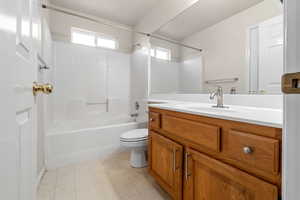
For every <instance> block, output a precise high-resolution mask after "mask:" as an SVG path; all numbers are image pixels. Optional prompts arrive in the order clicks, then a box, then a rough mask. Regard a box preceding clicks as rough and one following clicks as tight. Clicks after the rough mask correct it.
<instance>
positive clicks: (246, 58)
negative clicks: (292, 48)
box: [149, 0, 284, 94]
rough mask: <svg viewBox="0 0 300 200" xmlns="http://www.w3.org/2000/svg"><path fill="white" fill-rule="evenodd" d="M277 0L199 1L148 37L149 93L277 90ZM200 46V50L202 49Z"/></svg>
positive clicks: (279, 42)
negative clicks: (149, 62) (218, 88)
mask: <svg viewBox="0 0 300 200" xmlns="http://www.w3.org/2000/svg"><path fill="white" fill-rule="evenodd" d="M278 2H279V1H277V0H247V1H240V0H209V1H198V2H197V3H195V4H194V5H193V6H192V7H190V8H189V9H187V10H185V11H184V12H183V13H181V14H180V15H178V16H177V17H176V18H175V19H173V20H172V21H170V22H169V23H167V24H166V25H165V26H163V27H161V28H160V29H159V30H157V31H156V32H155V34H154V37H152V38H151V40H150V43H151V65H150V70H151V73H150V76H149V79H150V82H151V84H150V91H151V92H150V93H151V94H161V93H176V94H195V93H197V94H198V93H209V92H210V91H211V90H213V89H215V87H216V86H222V87H223V89H224V93H227V94H280V93H281V75H282V74H283V51H284V50H283V37H284V34H283V16H282V8H281V7H280V6H278ZM201 49H202V51H201Z"/></svg>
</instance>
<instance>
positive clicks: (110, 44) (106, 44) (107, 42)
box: [97, 36, 117, 49]
mask: <svg viewBox="0 0 300 200" xmlns="http://www.w3.org/2000/svg"><path fill="white" fill-rule="evenodd" d="M97 46H98V47H103V48H108V49H116V48H117V42H116V41H115V40H113V39H109V38H105V37H101V36H98V37H97Z"/></svg>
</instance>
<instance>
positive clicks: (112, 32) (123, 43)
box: [50, 11, 132, 52]
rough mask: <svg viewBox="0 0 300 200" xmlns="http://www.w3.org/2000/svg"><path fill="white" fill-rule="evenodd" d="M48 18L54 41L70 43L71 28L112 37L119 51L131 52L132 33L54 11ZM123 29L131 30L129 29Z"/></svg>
mask: <svg viewBox="0 0 300 200" xmlns="http://www.w3.org/2000/svg"><path fill="white" fill-rule="evenodd" d="M50 18H51V23H50V29H51V32H52V35H53V39H54V40H61V41H70V39H71V28H72V27H76V28H81V29H86V30H89V31H93V32H97V33H100V34H104V35H108V36H112V37H114V38H115V39H116V40H118V42H119V50H120V51H122V52H131V50H132V32H130V31H126V30H122V29H119V28H113V27H110V26H106V25H103V24H99V23H96V22H93V21H90V20H86V19H83V18H79V17H75V16H71V15H66V14H63V13H60V12H56V11H51V12H50ZM100 20H101V19H100ZM120 26H123V25H120ZM125 28H128V29H131V28H130V27H125Z"/></svg>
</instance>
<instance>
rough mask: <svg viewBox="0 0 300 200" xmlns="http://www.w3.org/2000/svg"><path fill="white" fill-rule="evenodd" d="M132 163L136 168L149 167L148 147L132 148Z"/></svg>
mask: <svg viewBox="0 0 300 200" xmlns="http://www.w3.org/2000/svg"><path fill="white" fill-rule="evenodd" d="M130 165H131V166H132V167H134V168H142V167H147V165H148V162H147V148H146V147H137V148H133V149H132V150H131V155H130Z"/></svg>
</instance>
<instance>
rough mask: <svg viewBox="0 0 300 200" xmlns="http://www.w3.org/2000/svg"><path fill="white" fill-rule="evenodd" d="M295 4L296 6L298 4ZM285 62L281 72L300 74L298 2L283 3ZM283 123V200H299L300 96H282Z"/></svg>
mask: <svg viewBox="0 0 300 200" xmlns="http://www.w3.org/2000/svg"><path fill="white" fill-rule="evenodd" d="M297 1H298V2H297ZM284 2H285V5H284V24H285V41H284V43H285V56H284V57H285V60H284V66H285V67H284V72H285V73H293V72H299V71H300V50H299V48H300V38H299V37H297V36H298V35H297V32H298V34H299V32H300V20H299V19H300V4H299V0H285V1H284ZM283 98H284V109H283V110H284V116H283V118H284V123H283V141H282V143H283V144H282V145H283V155H282V156H283V159H282V165H283V167H282V171H283V185H282V192H283V195H282V197H283V199H284V200H293V199H299V197H300V190H299V188H298V187H297V186H299V180H300V171H299V169H300V157H299V155H300V148H299V146H298V144H299V141H300V132H299V131H300V125H299V119H300V95H294V94H289V95H284V97H283Z"/></svg>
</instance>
